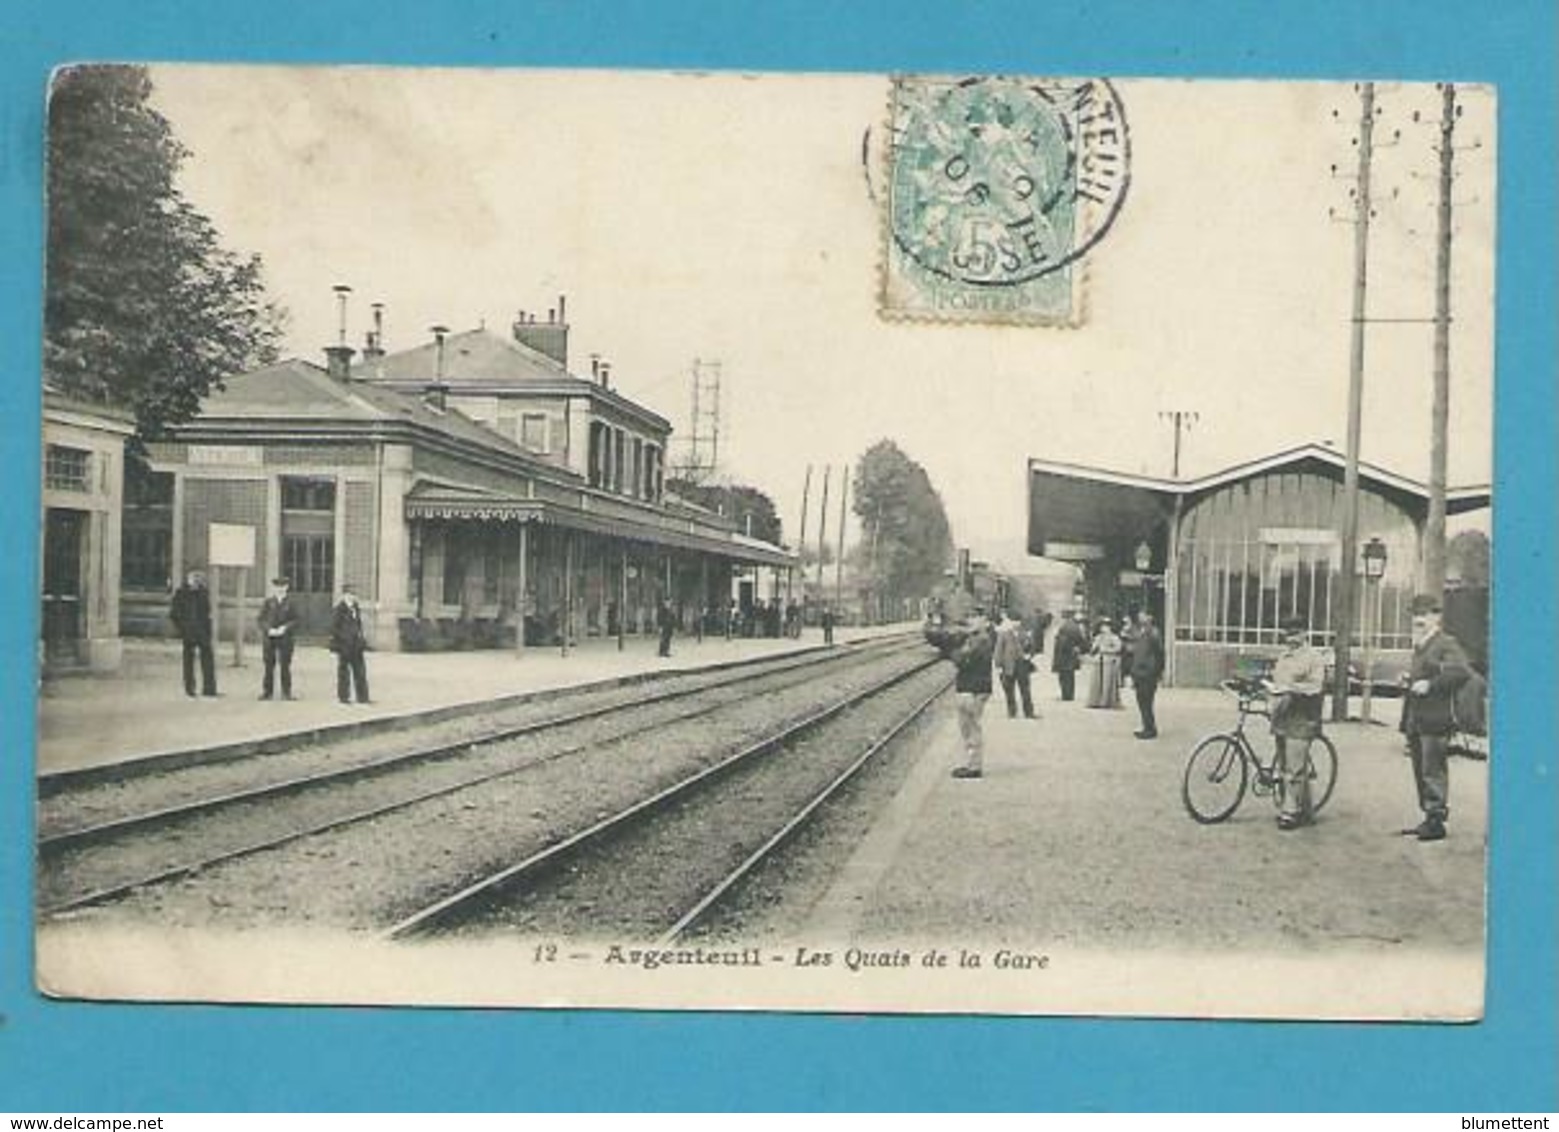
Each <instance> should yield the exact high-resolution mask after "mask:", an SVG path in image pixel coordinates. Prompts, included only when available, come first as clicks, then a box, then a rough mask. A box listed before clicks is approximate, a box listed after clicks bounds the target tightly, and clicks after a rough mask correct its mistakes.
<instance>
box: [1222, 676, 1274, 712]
mask: <svg viewBox="0 0 1559 1132" xmlns="http://www.w3.org/2000/svg"><path fill="white" fill-rule="evenodd" d="M1218 687H1220V688H1222V689H1223V690H1224V691H1225V692H1228V693H1229V694H1230V695H1232V696H1235V697H1236V698H1237V699H1238V700H1239V701H1240V711H1242V712H1245V713H1247V714H1250V715H1266V714H1267V712H1266V709H1264V708H1257V707H1256V706H1255V704H1256V702H1257V701H1259V700H1265V699H1266V698H1267V690H1266V688H1264V687H1263V686H1262V685H1261V683H1260V681H1257V680H1246V679H1242V678H1240V677H1237V676H1236V677H1230V678H1229V679H1227V680H1220V681H1219V682H1218Z"/></svg>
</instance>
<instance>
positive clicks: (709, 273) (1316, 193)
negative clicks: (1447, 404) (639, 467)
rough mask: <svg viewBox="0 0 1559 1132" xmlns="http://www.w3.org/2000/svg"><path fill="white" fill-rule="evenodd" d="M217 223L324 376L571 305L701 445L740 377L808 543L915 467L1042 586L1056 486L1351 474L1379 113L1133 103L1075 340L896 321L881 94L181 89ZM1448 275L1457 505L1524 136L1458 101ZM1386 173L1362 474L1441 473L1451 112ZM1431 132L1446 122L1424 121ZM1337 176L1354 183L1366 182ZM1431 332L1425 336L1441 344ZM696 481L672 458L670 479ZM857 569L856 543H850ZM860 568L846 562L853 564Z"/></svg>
mask: <svg viewBox="0 0 1559 1132" xmlns="http://www.w3.org/2000/svg"><path fill="white" fill-rule="evenodd" d="M153 79H154V84H155V91H156V93H155V99H156V102H157V105H158V107H159V109H160V110H161V111H162V112H163V113H164V114H165V115H166V116H167V117H168V119H169V120H170V122H171V123H172V125H173V128H174V130H175V132H176V133H177V134H178V136H179V138H180V140H181V141H182V142H183V143H184V144H185V145H186V146H187V147H188V148H189V149H190V150H191V151H192V157H191V158H190V159H189V161H188V162H187V163H186V166H185V169H184V171H183V180H182V185H183V188H184V191H185V193H186V195H187V196H188V197H189V198H190V199H191V201H192V202H193V203H194V204H195V205H196V206H197V207H198V208H200V209H201V210H202V211H204V212H205V213H206V214H207V215H208V216H210V217H211V218H212V220H213V221H214V222H215V223H216V225H217V227H218V229H219V230H220V231H221V233H222V234H223V237H224V239H225V241H226V243H227V245H228V246H229V247H230V248H232V249H234V250H238V251H243V252H258V253H259V254H260V255H261V256H262V257H263V259H264V263H265V277H266V281H267V284H268V286H269V289H270V290H271V292H272V294H273V295H274V297H275V298H276V299H277V300H279V301H280V302H281V304H282V305H283V306H285V307H286V308H287V309H288V310H289V311H290V313H291V323H290V330H289V336H288V342H287V352H288V353H290V354H294V355H296V356H300V357H304V358H309V359H312V360H315V361H322V360H323V356H322V354H321V349H322V347H324V346H325V345H327V344H329V343H331V342H334V341H335V337H336V320H337V314H336V306H335V298H334V295H333V294H332V292H331V288H332V286H334V285H335V284H338V283H345V284H348V285H350V286H351V287H353V289H354V291H353V295H352V306H351V308H350V311H349V340H350V341H351V342H352V343H353V344H357V345H360V343H361V339H362V333H363V330H364V329H366V327H367V325H368V318H369V312H368V304H369V303H371V302H382V303H384V304H385V319H386V327H385V337H386V345H387V347H388V348H389V349H391V350H397V349H402V348H407V347H411V346H414V345H418V344H421V343H423V342H425V341H427V340H429V337H430V336H429V334H428V328H429V327H430V326H432V325H434V324H436V323H442V324H445V325H448V326H450V327H452V328H454V329H456V330H464V329H469V328H472V327H475V326H478V325H482V324H485V325H486V326H488V327H489V328H491V329H494V330H496V331H497V332H499V333H507V328H508V326H509V323H510V322H511V321H512V319H513V318H514V315H515V312H516V311H517V310H519V309H522V308H523V309H526V310H529V311H533V312H541V317H543V318H545V312H546V310H547V309H548V308H549V307H553V306H555V305H556V303H557V297H558V295H560V294H566V295H567V296H568V316H569V322H570V324H571V327H572V329H571V334H570V352H571V366H572V368H573V369H574V370H575V372H576V373H577V372H580V371H585V372H588V369H589V360H588V359H589V355H590V354H591V353H599V354H601V355H602V356H603V357H605V358H607V359H608V360H610V362H611V364H612V372H613V384H614V386H615V387H617V388H618V389H619V390H621V391H622V392H624V393H625V394H627V395H628V396H630V397H633V398H635V399H637V400H639V401H641V402H643V403H644V404H646V405H648V406H649V407H650V408H652V409H655V410H656V411H658V412H660V413H661V414H662V415H664V416H667V417H668V418H670V419H671V420H672V422H673V425H674V427H675V428H676V430H677V433H678V434H680V435H685V434H686V433H687V431H688V421H689V412H690V399H691V382H692V378H691V373H692V367H693V362H694V359H695V358H701V359H705V360H711V359H717V360H718V361H719V362H720V363H721V375H722V376H721V389H720V397H721V434H720V454H721V464H722V465H723V468H722V470H723V472H724V473H725V474H726V475H728V476H729V477H730V478H732V479H733V480H736V481H738V482H745V483H751V484H753V485H754V486H757V487H759V488H761V489H762V490H764V491H766V492H768V494H769V495H770V496H771V497H773V498H774V500H775V502H776V504H777V505H778V506H779V509H780V514H781V516H782V518H783V519H784V520H785V524H786V530H787V535H788V537H790V538H792V539H794V537H795V534H796V533H797V530H798V527H799V523H800V518H801V501H802V486H803V481H804V478H805V475H806V469H807V467H808V466H809V465H811V466H812V467H813V468H814V483H813V493H812V499H813V503H812V506H813V508H814V510H813V513H812V518H811V519H810V521H809V527H810V530H811V534H810V536H809V537H812V538H815V532H816V527H817V517H816V516H817V512H816V507H817V494H818V493H817V477H818V476H820V475H821V469H822V467H823V466H824V465H832V466H833V467H834V468H835V469H836V470H835V472H834V476H835V480H834V488H833V491H834V495H833V497H832V499H831V502H830V514H829V517H828V522H829V525H830V531H832V529H833V524H834V523H835V522H836V521H837V508H838V494H837V492H838V487H837V484H838V474H839V473H838V471H837V469H838V468H839V467H840V466H842V465H845V464H853V463H854V461H855V460H856V459H857V458H858V457H859V455H860V454H861V453H862V452H863V451H864V450H865V449H866V448H868V447H869V446H870V445H872V444H873V443H875V442H876V441H878V440H880V439H882V438H884V437H887V438H891V439H892V440H894V441H895V442H896V443H897V444H898V445H899V447H900V448H902V449H903V450H904V451H905V452H906V453H908V454H909V455H910V457H911V458H913V459H915V460H917V461H918V462H920V463H921V464H922V465H924V466H925V468H926V470H927V472H928V473H929V474H930V477H931V480H932V482H933V484H935V485H936V487H937V488H938V490H939V491H940V493H941V495H942V498H943V501H944V503H945V504H946V506H947V510H948V514H949V518H950V520H951V523H952V526H953V533H954V538H955V541H956V542H957V543H958V544H959V545H963V546H969V547H971V548H972V549H973V551H974V553H975V556H976V557H983V558H987V559H990V560H992V561H995V562H998V563H1001V564H1002V565H1005V566H1007V567H1008V568H1012V569H1020V568H1022V566H1023V564H1024V539H1025V532H1026V523H1027V518H1026V516H1027V509H1026V508H1027V502H1026V469H1027V460H1028V459H1029V458H1030V457H1036V458H1042V459H1049V460H1061V461H1069V462H1074V463H1082V464H1089V465H1093V466H1097V467H1102V468H1108V469H1112V470H1118V471H1126V472H1142V473H1148V474H1155V475H1168V474H1169V471H1170V464H1171V459H1172V451H1173V439H1174V438H1173V431H1172V428H1171V426H1170V425H1169V424H1168V423H1167V422H1166V421H1165V420H1164V419H1163V416H1162V414H1164V413H1166V412H1170V411H1174V410H1183V411H1188V412H1193V413H1195V414H1196V417H1195V419H1194V421H1193V422H1192V423H1191V425H1190V428H1189V431H1187V432H1186V433H1185V434H1184V435H1183V436H1182V458H1181V470H1182V473H1183V474H1186V475H1198V474H1201V473H1204V472H1210V471H1214V470H1217V469H1219V468H1222V467H1224V466H1226V465H1228V464H1231V463H1235V462H1238V461H1241V460H1246V459H1252V458H1256V457H1259V456H1262V455H1265V454H1267V453H1270V452H1272V451H1275V450H1277V449H1280V448H1285V447H1289V446H1292V445H1296V444H1302V443H1306V442H1310V441H1322V442H1325V441H1331V442H1333V443H1335V444H1336V445H1337V446H1338V447H1339V449H1340V448H1341V447H1342V445H1343V443H1344V441H1345V439H1346V410H1347V389H1348V373H1349V344H1350V327H1351V303H1352V295H1353V233H1354V228H1353V226H1352V225H1351V224H1350V223H1347V222H1345V221H1346V220H1347V219H1349V218H1350V217H1351V209H1352V202H1351V200H1350V197H1349V191H1350V189H1351V188H1352V186H1353V184H1354V181H1353V179H1352V177H1351V174H1352V172H1353V170H1354V167H1355V162H1356V150H1355V149H1354V147H1353V144H1352V142H1353V138H1354V136H1355V135H1356V133H1357V125H1358V114H1359V96H1358V93H1357V92H1356V91H1355V90H1354V88H1353V87H1352V86H1350V85H1348V84H1337V83H1304V84H1298V83H1278V82H1262V83H1256V82H1228V81H1201V80H1197V81H1188V80H1115V82H1116V86H1117V89H1118V91H1119V93H1120V97H1121V100H1122V103H1123V105H1124V108H1125V112H1126V116H1127V120H1128V123H1129V126H1130V133H1131V186H1130V190H1129V193H1128V196H1127V199H1126V201H1125V204H1124V206H1123V208H1122V210H1121V213H1120V215H1119V217H1118V218H1117V220H1116V222H1115V224H1114V225H1113V227H1112V228H1111V229H1110V231H1109V233H1108V235H1107V236H1106V237H1105V238H1104V239H1103V240H1102V241H1100V243H1099V244H1098V245H1096V246H1095V247H1094V248H1093V249H1092V250H1091V251H1090V252H1089V253H1088V255H1087V257H1086V259H1085V261H1084V263H1085V272H1086V282H1085V286H1086V296H1087V298H1086V301H1087V315H1086V318H1085V319H1084V321H1083V323H1082V325H1080V326H1078V327H1075V328H1048V327H1015V326H1000V325H957V326H953V325H932V324H923V323H920V324H917V323H904V322H892V321H885V320H883V319H882V318H880V317H879V315H878V312H877V284H878V279H879V274H878V273H879V271H880V270H881V268H882V258H883V257H882V215H881V211H880V209H879V207H878V203H877V200H876V196H875V190H876V189H877V187H878V186H877V182H880V172H879V170H878V169H876V168H872V169H868V168H866V167H864V166H863V162H862V148H863V146H862V142H863V137H864V136H865V135H866V134H867V132H868V131H869V130H871V131H876V133H875V135H874V136H875V137H878V138H880V137H881V133H882V130H883V124H884V122H885V120H886V115H887V106H888V91H889V84H888V80H887V79H886V78H885V77H883V76H871V75H823V74H788V75H761V76H753V75H737V74H729V73H726V74H679V73H669V72H609V71H572V72H571V71H544V70H536V71H517V70H505V71H479V70H465V71H458V70H416V69H379V68H344V67H342V68H313V69H310V68H265V67H231V66H228V67H205V66H199V67H197V66H179V67H158V68H155V69H154V70H153ZM1459 98H1460V102H1461V105H1462V107H1463V116H1462V118H1461V119H1460V121H1459V123H1458V125H1457V136H1456V169H1457V183H1456V190H1455V192H1454V194H1453V200H1454V202H1455V229H1454V240H1453V244H1452V310H1453V322H1452V331H1451V374H1452V385H1451V442H1450V447H1449V466H1450V477H1449V478H1450V482H1451V483H1452V485H1456V484H1471V483H1487V482H1488V481H1489V480H1490V479H1491V474H1492V457H1491V446H1492V411H1493V379H1492V371H1493V332H1492V322H1493V294H1494V290H1493V289H1494V264H1493V246H1494V231H1493V228H1494V205H1495V192H1494V180H1493V170H1494V167H1495V143H1496V137H1495V107H1494V97H1493V92H1492V91H1491V90H1489V89H1488V88H1478V87H1467V88H1462V89H1461V90H1460V94H1459ZM1378 104H1379V110H1380V113H1379V115H1378V117H1377V127H1376V135H1377V140H1379V141H1380V142H1382V143H1383V144H1382V147H1381V148H1380V149H1379V150H1378V151H1377V157H1376V161H1375V162H1374V165H1373V167H1372V177H1373V181H1374V185H1375V193H1374V195H1375V197H1376V202H1377V204H1376V216H1375V218H1374V220H1373V221H1372V227H1371V239H1370V248H1369V251H1370V258H1369V265H1368V317H1370V318H1372V319H1394V320H1413V321H1391V322H1376V323H1373V324H1371V325H1370V326H1369V330H1368V334H1367V337H1366V347H1365V374H1366V378H1365V397H1364V413H1363V442H1362V446H1361V455H1362V458H1363V459H1365V460H1366V461H1370V462H1373V463H1377V464H1381V465H1384V466H1386V467H1388V468H1390V469H1392V470H1395V471H1398V472H1401V473H1403V474H1405V475H1408V476H1411V477H1414V478H1417V479H1420V480H1423V479H1427V476H1428V471H1429V432H1430V419H1429V417H1430V395H1431V374H1432V350H1431V343H1432V328H1431V326H1430V325H1429V323H1428V321H1427V320H1428V319H1429V317H1430V316H1431V315H1432V314H1433V309H1434V258H1435V239H1434V233H1435V207H1434V203H1435V173H1436V168H1437V165H1436V163H1437V156H1436V151H1435V146H1436V145H1437V143H1438V130H1437V128H1436V123H1437V122H1438V115H1439V95H1438V92H1437V91H1435V89H1434V88H1433V87H1432V86H1429V85H1424V84H1407V85H1404V84H1382V85H1381V87H1380V88H1379V91H1378ZM1415 112H1417V115H1418V117H1419V119H1420V120H1419V121H1416V122H1415V121H1414V114H1415ZM1334 167H1335V168H1334ZM1420 320H1422V321H1420ZM675 455H676V450H675V441H674V442H673V457H675ZM855 537H856V527H855V525H854V523H853V520H852V524H851V526H850V527H849V529H848V530H847V539H850V540H853V539H854V538H855ZM830 541H833V536H832V534H830Z"/></svg>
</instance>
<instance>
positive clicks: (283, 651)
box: [260, 578, 298, 700]
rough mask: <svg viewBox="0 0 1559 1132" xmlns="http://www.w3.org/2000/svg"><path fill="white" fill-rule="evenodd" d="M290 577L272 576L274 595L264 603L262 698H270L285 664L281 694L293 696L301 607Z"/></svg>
mask: <svg viewBox="0 0 1559 1132" xmlns="http://www.w3.org/2000/svg"><path fill="white" fill-rule="evenodd" d="M289 585H290V583H288V581H287V579H286V578H272V579H271V596H270V597H268V598H266V599H265V604H264V605H262V606H261V607H260V641H261V644H262V646H263V651H264V654H265V680H264V683H263V684H262V685H261V687H260V698H261V699H262V700H268V699H270V698H271V695H272V693H273V692H275V690H276V669H277V667H278V666H280V668H281V698H282V699H284V700H290V699H292V634H293V631H294V630H295V629H296V628H297V626H298V607H297V606H296V605H294V604H293V602H292V596H291V595H290V593H289V592H288V590H289Z"/></svg>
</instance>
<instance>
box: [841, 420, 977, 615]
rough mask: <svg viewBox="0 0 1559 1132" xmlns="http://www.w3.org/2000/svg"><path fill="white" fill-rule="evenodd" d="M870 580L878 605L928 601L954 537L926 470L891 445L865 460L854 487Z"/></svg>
mask: <svg viewBox="0 0 1559 1132" xmlns="http://www.w3.org/2000/svg"><path fill="white" fill-rule="evenodd" d="M850 494H851V498H852V502H853V503H854V511H855V513H856V515H857V516H859V518H860V520H861V531H862V535H861V547H860V551H859V553H861V554H862V555H864V559H863V562H864V566H865V576H866V577H867V578H868V579H869V580H870V583H871V585H872V588H873V591H874V592H875V594H876V595H877V597H878V600H879V601H883V602H898V601H902V600H906V599H915V598H921V597H925V596H926V595H928V594H930V593H931V592H932V590H933V589H934V588H935V587H936V585H937V583H938V582H940V581H941V580H942V572H943V570H944V569H946V567H947V565H948V563H949V562H950V561H951V559H952V556H953V536H952V531H951V528H950V527H949V526H948V522H947V512H946V511H945V510H944V509H943V507H942V497H941V496H940V495H938V494H937V491H936V488H935V487H933V486H932V484H931V478H930V477H929V476H928V475H926V470H925V469H924V468H923V467H921V466H920V465H919V464H917V463H916V462H915V461H913V460H911V459H910V458H909V457H908V456H906V455H905V454H904V452H903V451H902V450H900V448H899V447H898V445H896V444H894V443H893V441H891V440H879V441H878V442H877V443H876V444H874V445H872V447H871V448H869V449H867V451H866V452H865V453H864V454H862V456H861V459H860V462H859V463H858V464H857V465H856V468H855V482H854V483H853V484H852V486H851V492H850Z"/></svg>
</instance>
